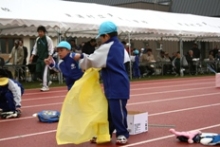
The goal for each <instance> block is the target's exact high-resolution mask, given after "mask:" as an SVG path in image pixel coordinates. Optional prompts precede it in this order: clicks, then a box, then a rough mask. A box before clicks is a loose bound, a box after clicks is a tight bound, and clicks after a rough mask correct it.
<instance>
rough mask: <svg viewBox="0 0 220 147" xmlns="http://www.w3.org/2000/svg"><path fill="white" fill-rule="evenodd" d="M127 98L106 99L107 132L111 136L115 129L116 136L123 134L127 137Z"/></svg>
mask: <svg viewBox="0 0 220 147" xmlns="http://www.w3.org/2000/svg"><path fill="white" fill-rule="evenodd" d="M126 104H127V100H120V99H108V121H109V133H110V136H112V133H113V131H114V130H116V136H120V135H124V136H125V137H126V138H128V137H129V132H128V130H127V109H126Z"/></svg>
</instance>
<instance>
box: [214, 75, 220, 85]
mask: <svg viewBox="0 0 220 147" xmlns="http://www.w3.org/2000/svg"><path fill="white" fill-rule="evenodd" d="M215 87H220V73H216V74H215Z"/></svg>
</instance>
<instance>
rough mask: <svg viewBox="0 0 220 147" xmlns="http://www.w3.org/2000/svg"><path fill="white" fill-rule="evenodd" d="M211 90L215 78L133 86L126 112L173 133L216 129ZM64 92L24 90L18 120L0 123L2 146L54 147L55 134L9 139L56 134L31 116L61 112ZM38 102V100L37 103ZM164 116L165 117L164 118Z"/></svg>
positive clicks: (167, 142)
mask: <svg viewBox="0 0 220 147" xmlns="http://www.w3.org/2000/svg"><path fill="white" fill-rule="evenodd" d="M190 83H192V84H190ZM171 85H174V86H171ZM214 86H215V85H214V76H210V77H198V78H179V79H171V80H152V81H141V82H132V83H131V95H133V96H131V99H130V100H129V104H128V110H137V111H147V112H149V115H150V116H149V123H150V124H168V125H169V124H170V125H176V129H177V130H181V131H186V130H190V129H196V128H202V127H207V126H212V125H216V124H219V123H220V119H219V117H216V116H218V115H219V113H218V112H219V110H220V107H219V106H220V104H219V105H216V106H215V105H212V104H218V103H220V101H219V98H218V93H219V94H220V91H219V89H216V88H215V87H214ZM150 87H153V88H150ZM142 88H145V89H142ZM65 91H66V87H59V88H53V89H51V91H49V92H39V90H38V89H34V90H26V93H25V95H24V98H23V102H22V104H23V107H24V108H23V114H22V117H21V118H20V120H19V119H14V120H12V119H11V120H0V130H1V132H4V133H0V144H1V146H5V147H23V146H30V147H39V146H40V147H56V146H57V144H56V140H55V133H54V132H52V133H46V134H42V135H34V136H29V137H25V138H19V139H18V138H16V139H12V138H11V137H14V136H18V135H25V134H33V133H39V132H45V131H51V130H55V129H56V126H57V124H56V123H54V124H43V123H39V122H38V121H37V118H32V117H31V115H32V114H33V113H36V112H39V111H41V110H46V109H50V110H60V109H61V106H62V105H61V103H62V102H63V99H64V98H65V94H66V92H65ZM199 95H200V96H199ZM206 95H207V96H206ZM58 96H60V97H58ZM38 98H40V99H39V100H38ZM44 98H45V99H44ZM155 100H157V101H155ZM52 103H55V104H52ZM57 103H58V104H57ZM59 103H60V104H59ZM48 104H49V105H48ZM209 105H210V106H209ZM201 106H205V107H201ZM188 108H191V109H192V110H189V109H188ZM176 110H178V111H176ZM163 112H166V113H165V114H163ZM210 112H211V113H210ZM168 129H169V128H156V127H155V128H154V127H151V128H149V132H148V133H143V134H140V135H135V136H131V138H130V139H129V144H131V145H132V144H133V143H136V142H142V141H146V140H149V141H151V139H154V138H158V137H163V136H167V135H170V134H169V132H168ZM15 130H16V131H15ZM209 130H210V129H209ZM216 130H217V129H216V128H213V129H211V131H213V132H215V133H219V132H216ZM7 137H9V140H5V141H2V140H1V139H2V138H4V139H5V138H7ZM157 142H158V144H157ZM162 143H163V144H162ZM184 145H186V144H184ZM70 146H71V147H74V146H79V147H89V146H91V147H93V146H100V147H101V146H105V147H108V146H115V145H114V143H113V144H105V145H91V144H88V143H87V144H82V145H64V146H63V147H70ZM136 146H140V147H142V146H151V147H154V146H155V147H158V146H163V147H164V146H169V147H177V146H183V144H180V143H177V141H176V139H175V138H168V139H164V140H162V141H161V140H159V141H153V142H149V143H146V144H140V145H136ZM196 146H197V145H196ZM198 146H200V145H198ZM61 147H62V146H61Z"/></svg>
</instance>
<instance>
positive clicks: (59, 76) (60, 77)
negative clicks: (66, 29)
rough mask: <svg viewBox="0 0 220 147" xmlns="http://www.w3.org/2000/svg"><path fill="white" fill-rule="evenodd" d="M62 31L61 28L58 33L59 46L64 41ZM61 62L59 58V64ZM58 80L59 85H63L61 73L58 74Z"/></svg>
mask: <svg viewBox="0 0 220 147" xmlns="http://www.w3.org/2000/svg"><path fill="white" fill-rule="evenodd" d="M61 35H62V33H61V31H60V28H59V32H57V36H58V38H57V44H59V43H60V42H61V41H62V38H61ZM59 61H60V58H59V56H58V62H59ZM58 79H59V84H63V74H62V73H61V72H59V73H58Z"/></svg>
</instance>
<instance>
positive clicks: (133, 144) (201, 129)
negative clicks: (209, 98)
mask: <svg viewBox="0 0 220 147" xmlns="http://www.w3.org/2000/svg"><path fill="white" fill-rule="evenodd" d="M216 127H220V124H216V125H212V126H207V127H203V128H197V129H194V130H200V131H203V130H207V129H212V128H216ZM194 130H192V131H194ZM171 137H175V136H174V135H167V136H163V137H158V138H154V139H149V140H144V141H140V142H136V143H132V144H128V145H124V146H121V147H131V146H137V145H141V144H147V143H150V142H155V141H159V140H164V139H168V138H171Z"/></svg>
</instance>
